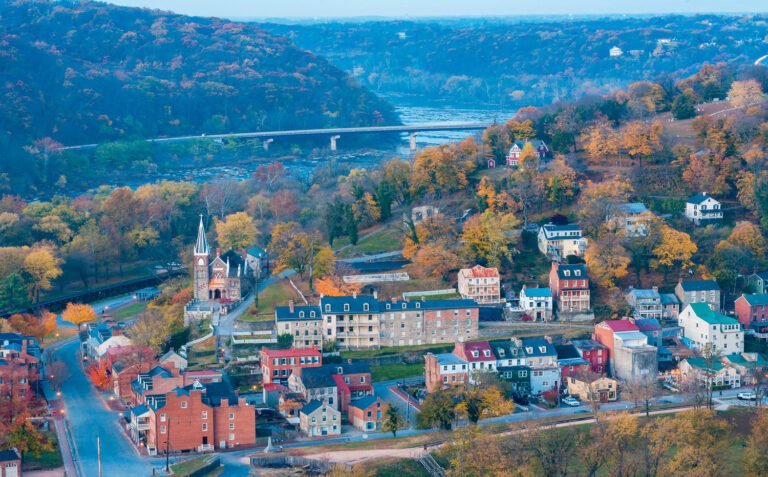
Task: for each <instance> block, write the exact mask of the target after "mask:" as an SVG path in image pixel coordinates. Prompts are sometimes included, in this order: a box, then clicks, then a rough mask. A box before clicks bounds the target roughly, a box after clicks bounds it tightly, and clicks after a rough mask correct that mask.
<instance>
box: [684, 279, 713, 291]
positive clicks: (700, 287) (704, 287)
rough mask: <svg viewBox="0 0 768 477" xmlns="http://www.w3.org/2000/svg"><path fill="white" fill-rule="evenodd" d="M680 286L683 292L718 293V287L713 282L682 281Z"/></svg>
mask: <svg viewBox="0 0 768 477" xmlns="http://www.w3.org/2000/svg"><path fill="white" fill-rule="evenodd" d="M681 286H682V288H683V291H709V290H717V291H720V285H718V284H717V282H716V281H714V280H683V281H682V282H681Z"/></svg>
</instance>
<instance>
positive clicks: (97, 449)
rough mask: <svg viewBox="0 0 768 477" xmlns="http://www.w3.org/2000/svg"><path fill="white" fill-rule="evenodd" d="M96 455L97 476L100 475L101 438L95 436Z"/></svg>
mask: <svg viewBox="0 0 768 477" xmlns="http://www.w3.org/2000/svg"><path fill="white" fill-rule="evenodd" d="M96 457H97V458H98V461H99V477H101V438H100V437H96Z"/></svg>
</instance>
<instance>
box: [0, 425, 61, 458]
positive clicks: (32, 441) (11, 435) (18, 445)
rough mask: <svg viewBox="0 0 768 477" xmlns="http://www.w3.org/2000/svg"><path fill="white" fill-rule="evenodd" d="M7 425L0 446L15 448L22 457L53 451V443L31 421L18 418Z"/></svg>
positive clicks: (38, 455)
mask: <svg viewBox="0 0 768 477" xmlns="http://www.w3.org/2000/svg"><path fill="white" fill-rule="evenodd" d="M9 427H10V428H9V429H8V430H7V433H5V435H4V436H3V437H2V438H0V444H2V447H6V448H14V449H16V450H17V451H18V452H19V454H20V457H22V459H23V458H24V455H25V454H31V455H33V456H35V457H40V454H42V453H43V452H45V451H49V452H50V451H53V445H52V444H51V443H50V442H49V441H48V438H47V437H46V436H45V434H43V433H42V432H40V431H39V430H37V427H35V425H34V424H33V423H32V421H28V420H19V421H17V422H15V423H13V424H11V425H10V426H9Z"/></svg>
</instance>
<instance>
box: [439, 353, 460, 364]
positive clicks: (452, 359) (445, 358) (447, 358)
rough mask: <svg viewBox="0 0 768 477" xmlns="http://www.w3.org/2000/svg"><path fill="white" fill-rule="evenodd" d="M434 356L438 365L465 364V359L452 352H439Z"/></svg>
mask: <svg viewBox="0 0 768 477" xmlns="http://www.w3.org/2000/svg"><path fill="white" fill-rule="evenodd" d="M435 356H437V364H440V365H451V364H467V362H466V361H464V360H463V359H461V358H460V357H458V356H456V355H455V354H453V353H439V354H436V355H435Z"/></svg>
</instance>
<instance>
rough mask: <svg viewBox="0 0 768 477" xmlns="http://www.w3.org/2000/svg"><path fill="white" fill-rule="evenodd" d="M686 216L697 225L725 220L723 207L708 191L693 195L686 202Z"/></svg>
mask: <svg viewBox="0 0 768 477" xmlns="http://www.w3.org/2000/svg"><path fill="white" fill-rule="evenodd" d="M685 217H686V218H687V219H688V220H690V221H691V222H693V223H694V224H695V225H707V224H711V223H719V222H722V220H723V209H722V208H721V207H720V202H718V201H716V200H715V199H714V198H712V197H711V196H709V195H707V193H706V192H702V193H701V194H696V195H692V196H691V197H689V198H688V200H687V201H686V202H685Z"/></svg>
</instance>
